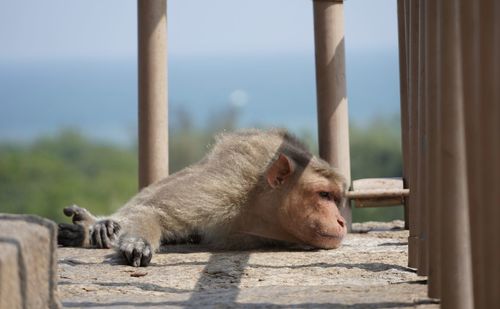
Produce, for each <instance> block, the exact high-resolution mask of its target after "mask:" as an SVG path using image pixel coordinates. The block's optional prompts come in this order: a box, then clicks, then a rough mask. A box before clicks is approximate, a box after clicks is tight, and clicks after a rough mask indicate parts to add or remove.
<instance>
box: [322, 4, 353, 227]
mask: <svg viewBox="0 0 500 309" xmlns="http://www.w3.org/2000/svg"><path fill="white" fill-rule="evenodd" d="M313 8H314V39H315V48H316V87H317V97H318V98H317V99H318V103H317V106H318V137H319V152H320V156H321V158H323V159H325V160H326V161H327V162H329V163H330V164H332V165H333V166H335V167H337V168H338V169H339V171H340V172H341V173H342V175H343V176H344V177H345V178H346V180H347V181H348V184H349V185H350V183H351V164H350V155H349V118H348V112H347V90H346V77H345V46H344V4H343V1H341V0H331V1H320V0H314V2H313ZM340 212H341V214H342V216H344V218H345V219H346V221H347V222H348V229H349V230H350V229H351V222H352V216H351V208H350V205H349V202H348V201H345V204H344V205H341V207H340Z"/></svg>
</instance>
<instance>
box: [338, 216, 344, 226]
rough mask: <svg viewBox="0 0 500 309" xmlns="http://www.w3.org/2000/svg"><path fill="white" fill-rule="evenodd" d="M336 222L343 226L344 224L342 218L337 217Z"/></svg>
mask: <svg viewBox="0 0 500 309" xmlns="http://www.w3.org/2000/svg"><path fill="white" fill-rule="evenodd" d="M337 223H338V224H339V225H340V227H344V225H345V221H344V218H337Z"/></svg>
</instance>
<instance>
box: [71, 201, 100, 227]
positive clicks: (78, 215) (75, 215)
mask: <svg viewBox="0 0 500 309" xmlns="http://www.w3.org/2000/svg"><path fill="white" fill-rule="evenodd" d="M63 212H64V214H65V215H66V216H68V217H72V218H71V220H72V221H73V224H78V225H82V226H90V225H91V224H93V223H94V222H96V220H97V219H96V217H95V216H94V215H92V214H91V213H90V211H88V210H87V209H85V208H83V207H79V206H78V205H71V206H68V207H65V208H64V209H63Z"/></svg>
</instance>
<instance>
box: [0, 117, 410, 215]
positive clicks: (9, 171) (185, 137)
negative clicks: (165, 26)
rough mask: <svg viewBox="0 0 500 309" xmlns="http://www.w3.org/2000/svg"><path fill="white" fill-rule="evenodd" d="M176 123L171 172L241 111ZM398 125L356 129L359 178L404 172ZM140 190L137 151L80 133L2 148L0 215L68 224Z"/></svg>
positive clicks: (381, 211)
mask: <svg viewBox="0 0 500 309" xmlns="http://www.w3.org/2000/svg"><path fill="white" fill-rule="evenodd" d="M173 120H174V121H172V128H171V135H170V137H169V139H170V140H169V143H170V171H171V172H175V171H178V170H180V169H181V168H183V167H185V166H187V165H189V164H191V163H193V162H196V161H198V160H199V159H201V158H202V157H203V155H204V154H205V153H206V152H207V151H208V149H209V148H210V145H211V144H212V143H213V136H214V134H216V133H218V132H220V131H224V130H233V129H235V128H236V127H237V120H238V113H237V111H236V110H228V111H227V112H225V113H224V112H223V113H218V114H217V116H214V117H212V118H211V119H210V121H209V124H208V125H207V126H205V127H199V126H195V125H193V123H192V119H191V118H190V117H189V114H188V113H186V112H183V111H177V112H176V113H175V117H174V119H173ZM398 128H399V123H398V122H397V119H394V120H387V119H385V120H384V119H379V120H377V121H374V122H372V123H370V124H369V125H367V126H364V127H360V126H356V125H353V126H352V128H351V164H352V175H353V177H352V178H353V179H359V178H366V177H393V176H400V175H401V164H402V163H401V150H400V132H399V129H398ZM299 137H300V138H302V139H303V140H304V141H305V142H306V144H307V145H309V146H310V147H311V148H312V149H314V150H315V149H317V144H316V143H315V142H314V140H315V139H314V135H313V134H312V133H311V132H310V131H307V130H304V131H302V132H300V133H299ZM135 192H137V151H136V149H135V147H123V146H117V145H113V144H109V143H99V142H96V141H92V140H89V139H88V138H86V137H84V136H83V135H81V134H79V133H78V132H76V131H73V130H63V131H61V132H60V133H59V134H57V135H56V136H53V137H41V138H39V139H37V140H35V141H34V142H32V143H29V144H25V145H23V144H19V143H6V142H4V143H0V212H9V213H32V214H38V215H41V216H44V217H48V218H51V219H53V220H56V221H61V220H63V217H64V216H63V214H62V211H61V210H62V208H63V207H64V206H67V205H70V204H73V203H75V204H78V205H80V206H82V207H86V208H88V209H89V210H91V211H92V212H94V213H96V214H109V213H111V212H112V211H113V210H115V209H116V208H118V207H119V206H121V205H123V204H124V203H125V202H126V201H127V200H128V199H129V198H130V197H131V196H133V195H134V193H135ZM353 216H354V221H366V220H382V221H383V220H392V219H397V218H399V219H401V218H402V207H391V208H387V209H385V208H372V209H355V210H354V214H353ZM64 220H67V219H64Z"/></svg>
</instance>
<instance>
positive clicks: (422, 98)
mask: <svg viewBox="0 0 500 309" xmlns="http://www.w3.org/2000/svg"><path fill="white" fill-rule="evenodd" d="M427 2H428V1H426V0H420V7H419V17H418V18H419V22H418V26H419V30H418V33H419V39H418V41H419V43H418V90H417V92H418V94H417V105H418V106H417V113H418V125H417V139H418V144H417V147H416V148H417V158H416V159H417V183H418V184H417V188H418V191H417V193H416V194H418V206H417V207H418V209H417V211H418V218H419V220H418V225H419V226H418V229H417V230H418V256H417V265H418V269H417V274H418V275H419V276H426V275H427V270H428V264H427V222H428V221H427V203H426V202H427V201H426V199H425V197H426V195H427V192H425V186H426V184H427V181H428V178H427V168H426V167H427V166H426V165H427V157H428V145H427V130H426V129H427V117H426V108H427V104H428V102H427V87H426V82H427V79H426V78H425V76H426V73H427V72H426V70H425V69H426V68H425V63H426V61H427V59H426V58H425V48H426V44H427V37H426V27H427V25H426V21H427V18H426V16H425V8H426V5H427Z"/></svg>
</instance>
